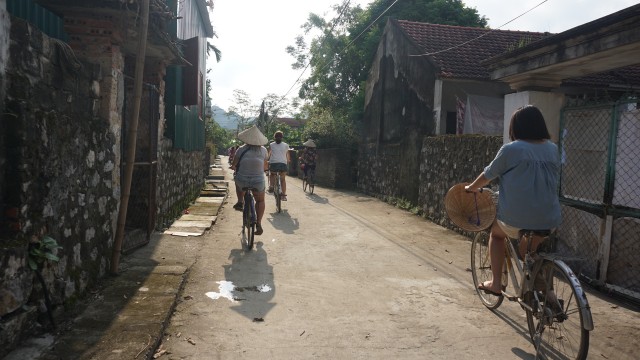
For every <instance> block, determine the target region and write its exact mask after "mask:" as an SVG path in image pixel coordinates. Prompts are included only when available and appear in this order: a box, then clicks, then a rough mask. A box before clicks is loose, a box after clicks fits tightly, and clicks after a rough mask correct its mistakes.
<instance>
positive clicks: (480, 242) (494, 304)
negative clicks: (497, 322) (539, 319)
mask: <svg viewBox="0 0 640 360" xmlns="http://www.w3.org/2000/svg"><path fill="white" fill-rule="evenodd" d="M471 275H472V276H473V286H474V287H475V288H476V292H477V293H478V296H479V297H480V301H482V304H483V305H484V306H486V307H487V308H489V309H491V310H494V309H497V308H498V307H499V306H500V304H502V300H504V296H502V295H500V296H496V295H491V294H487V293H485V292H484V291H482V290H480V289H478V285H479V284H481V283H483V282H485V281H489V280H491V278H492V274H491V256H489V232H488V231H480V232H479V233H478V234H477V235H476V237H475V238H474V239H473V243H472V244H471Z"/></svg>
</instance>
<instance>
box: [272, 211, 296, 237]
mask: <svg viewBox="0 0 640 360" xmlns="http://www.w3.org/2000/svg"><path fill="white" fill-rule="evenodd" d="M269 215H271V217H270V218H267V221H268V222H270V223H271V225H272V226H273V227H274V228H275V229H277V230H280V231H282V232H283V233H285V234H293V233H294V232H295V231H296V230H298V229H299V228H300V223H298V218H292V217H291V215H289V212H288V211H287V210H286V209H283V210H282V212H281V213H277V212H272V213H270V214H269Z"/></svg>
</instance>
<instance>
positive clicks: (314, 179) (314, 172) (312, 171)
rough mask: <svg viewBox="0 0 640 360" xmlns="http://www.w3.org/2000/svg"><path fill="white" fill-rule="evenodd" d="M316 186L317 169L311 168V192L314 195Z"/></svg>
mask: <svg viewBox="0 0 640 360" xmlns="http://www.w3.org/2000/svg"><path fill="white" fill-rule="evenodd" d="M315 187H316V171H315V170H314V169H311V171H310V172H309V194H311V195H313V189H315Z"/></svg>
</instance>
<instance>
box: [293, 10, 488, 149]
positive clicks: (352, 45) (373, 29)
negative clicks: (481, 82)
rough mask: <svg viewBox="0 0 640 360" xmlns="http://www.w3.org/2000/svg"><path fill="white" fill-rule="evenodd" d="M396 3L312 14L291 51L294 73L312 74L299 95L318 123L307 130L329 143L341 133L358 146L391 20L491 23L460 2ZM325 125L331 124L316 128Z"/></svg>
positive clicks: (312, 120)
mask: <svg viewBox="0 0 640 360" xmlns="http://www.w3.org/2000/svg"><path fill="white" fill-rule="evenodd" d="M394 1H395V0H374V1H373V2H371V3H370V4H369V5H368V7H367V8H366V9H362V8H360V6H355V7H349V5H348V4H349V1H347V0H344V1H342V3H341V4H337V5H334V6H333V8H334V10H335V12H336V14H338V15H337V16H336V18H334V19H333V20H326V19H324V18H323V17H321V16H319V15H317V14H313V13H311V14H309V18H308V20H307V22H306V23H305V24H303V26H302V28H303V30H304V32H305V34H304V35H300V36H298V37H297V38H296V40H295V45H292V46H289V47H287V52H288V53H289V54H290V55H291V56H293V58H294V59H295V62H294V63H293V64H292V67H293V68H294V69H306V68H309V69H310V75H309V77H308V78H307V79H306V80H305V81H304V82H303V83H302V85H301V87H300V90H299V96H300V97H301V98H302V99H304V100H306V101H307V102H308V103H309V104H310V107H309V108H308V109H307V111H308V113H309V114H311V115H310V119H311V120H310V121H311V122H313V123H314V125H313V126H312V127H309V129H307V130H306V131H307V132H308V133H309V134H312V133H313V134H317V136H325V137H327V140H328V142H327V144H328V143H330V142H335V141H334V140H331V139H329V137H330V136H329V135H328V133H326V132H327V131H342V132H344V134H343V135H340V136H344V137H346V139H344V140H345V141H347V140H350V141H355V138H356V137H354V136H353V134H355V133H357V130H358V126H359V125H358V124H359V122H360V120H361V118H362V112H363V110H364V109H363V108H364V84H365V83H366V80H367V76H368V73H369V69H370V66H371V61H372V59H373V57H374V55H375V51H376V50H377V46H378V43H379V41H380V37H381V35H382V32H383V30H384V26H385V24H386V20H387V18H389V17H393V18H397V19H403V20H410V21H418V22H429V23H436V24H447V25H459V26H473V27H485V26H486V24H487V19H486V18H485V17H481V16H479V15H478V12H477V10H475V9H472V8H467V7H466V6H465V5H464V3H463V2H462V1H461V0H412V1H398V2H395V3H394ZM392 5H393V6H392ZM390 6H391V7H390ZM387 9H388V11H387ZM385 11H386V13H385ZM383 13H384V15H383V16H382V17H380V16H381V15H382V14H383ZM376 19H378V20H376ZM312 33H315V34H319V35H316V36H315V37H314V36H312V35H311V34H312ZM305 36H308V37H311V39H310V41H308V42H307V40H306V39H305ZM314 116H318V117H316V118H314ZM322 121H324V122H329V123H327V124H322V125H320V124H318V122H322ZM312 128H313V130H312ZM320 129H322V131H321V130H320ZM323 134H325V135H323ZM333 135H336V136H337V135H338V134H333ZM322 143H324V141H323V142H322ZM318 146H322V147H325V145H324V144H323V145H320V144H319V145H318Z"/></svg>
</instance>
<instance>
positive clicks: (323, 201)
mask: <svg viewBox="0 0 640 360" xmlns="http://www.w3.org/2000/svg"><path fill="white" fill-rule="evenodd" d="M305 195H306V196H307V199H309V200H311V201H313V202H315V203H318V204H328V203H329V199H328V198H326V197H322V196H318V195H317V194H309V193H305Z"/></svg>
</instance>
